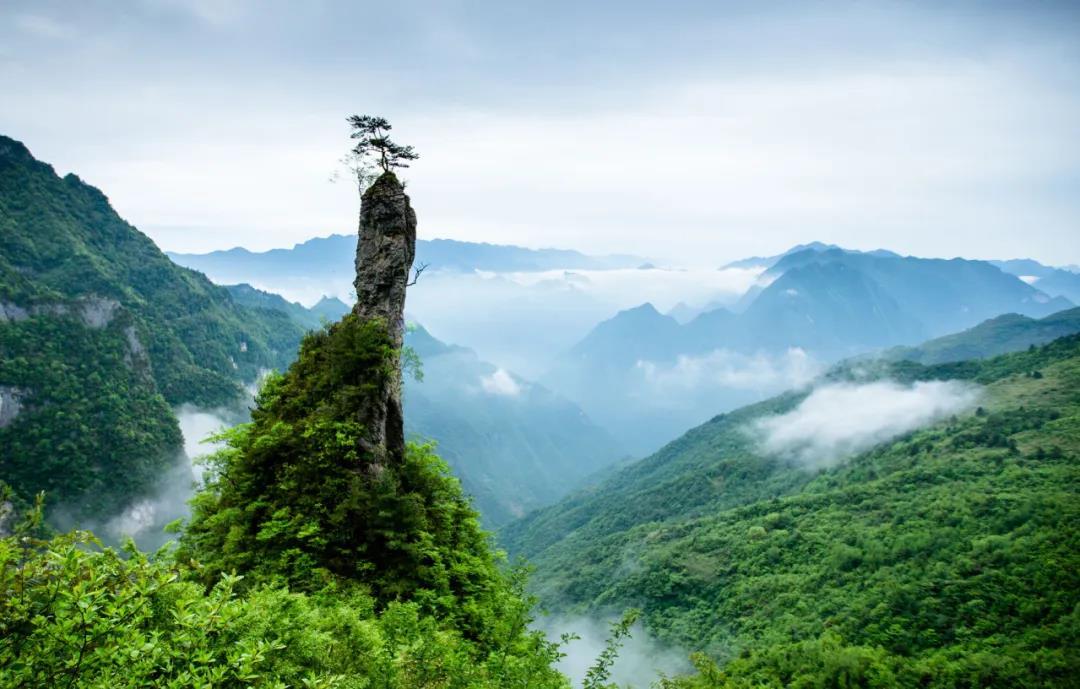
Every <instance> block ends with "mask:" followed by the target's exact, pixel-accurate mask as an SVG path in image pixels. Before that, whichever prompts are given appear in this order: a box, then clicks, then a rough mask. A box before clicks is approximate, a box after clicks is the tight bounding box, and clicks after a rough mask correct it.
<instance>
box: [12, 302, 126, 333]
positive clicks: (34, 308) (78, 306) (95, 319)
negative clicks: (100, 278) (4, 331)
mask: <svg viewBox="0 0 1080 689" xmlns="http://www.w3.org/2000/svg"><path fill="white" fill-rule="evenodd" d="M119 311H120V302H118V301H116V300H115V299H106V298H105V297H93V296H91V297H82V298H80V299H77V300H75V301H72V302H48V303H44V304H33V305H31V306H25V307H24V306H19V305H18V304H9V303H4V302H0V323H5V322H8V321H13V322H18V321H25V320H26V319H27V318H36V317H40V316H56V317H64V316H72V315H74V316H75V317H77V318H78V319H79V320H81V321H82V322H83V324H84V325H85V326H86V327H88V328H94V329H95V330H100V329H101V328H104V327H105V326H107V325H109V323H112V320H113V318H115V317H116V314H117V313H118V312H119Z"/></svg>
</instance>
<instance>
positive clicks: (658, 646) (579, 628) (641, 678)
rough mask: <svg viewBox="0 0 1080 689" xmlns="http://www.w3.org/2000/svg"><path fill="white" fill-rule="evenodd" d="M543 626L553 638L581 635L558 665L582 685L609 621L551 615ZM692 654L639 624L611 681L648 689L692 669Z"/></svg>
mask: <svg viewBox="0 0 1080 689" xmlns="http://www.w3.org/2000/svg"><path fill="white" fill-rule="evenodd" d="M540 628H541V629H542V630H543V631H544V633H545V634H546V635H547V636H548V638H549V639H551V640H552V641H558V640H559V637H560V635H562V634H566V633H570V634H574V635H576V636H577V637H578V638H577V639H575V640H573V641H570V642H569V643H568V644H566V645H565V646H563V647H562V652H563V653H565V654H566V655H565V657H563V659H562V660H560V661H559V663H558V665H557V667H558V669H559V671H560V672H562V673H563V674H565V675H567V676H568V677H569V678H570V679H571V682H572V685H573V686H575V687H578V686H582V681H583V680H584V679H585V673H586V672H587V671H588V670H589V668H590V667H592V666H593V665H594V664H595V663H596V659H597V658H598V657H599V656H600V653H601V652H602V651H603V650H604V647H605V645H606V644H607V639H608V637H610V636H611V630H610V627H609V625H608V624H607V623H605V622H603V621H601V620H598V619H594V618H589V617H552V618H546V619H544V620H542V624H541V625H540ZM688 658H689V653H687V652H686V651H684V650H681V649H677V648H673V647H671V646H666V645H664V644H662V643H660V642H658V641H657V640H656V639H653V638H652V637H651V636H650V635H649V634H648V633H647V632H646V631H645V628H644V627H642V625H641V623H640V622H638V623H636V624H635V625H634V626H633V627H632V629H631V635H630V638H628V639H626V640H625V642H624V644H623V646H622V648H621V649H619V656H618V659H617V660H616V661H615V664H614V665H613V666H612V667H611V678H610V682H612V683H614V684H615V685H617V686H619V687H631V688H633V689H645V688H646V687H650V686H652V685H653V683H654V682H655V681H656V680H658V679H659V678H660V677H661V675H664V676H672V675H677V674H683V673H687V672H690V671H691V670H692V667H691V666H690V663H689V660H688Z"/></svg>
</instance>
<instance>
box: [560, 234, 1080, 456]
mask: <svg viewBox="0 0 1080 689" xmlns="http://www.w3.org/2000/svg"><path fill="white" fill-rule="evenodd" d="M774 259H775V260H774ZM767 260H769V261H772V265H771V266H770V267H769V268H768V269H767V270H766V271H765V272H764V273H763V274H762V276H761V278H760V280H759V284H758V288H757V289H756V290H752V292H751V293H750V294H749V296H748V302H749V303H748V304H746V305H745V308H744V310H743V311H742V312H741V313H735V312H733V311H729V310H727V309H714V310H712V311H708V312H705V313H702V314H700V315H698V316H697V317H695V318H693V319H692V320H690V321H689V322H686V323H685V324H680V323H679V322H678V321H677V320H676V319H675V318H673V317H671V316H665V315H662V314H660V313H659V312H658V311H657V310H656V309H655V308H653V307H652V306H651V305H650V304H645V305H643V306H640V307H637V308H635V309H629V310H626V311H622V312H620V313H619V314H617V315H616V316H614V317H613V318H612V319H610V320H608V321H606V322H603V323H601V324H599V325H598V326H596V328H595V329H594V330H593V331H592V332H591V333H589V334H588V336H586V337H585V338H584V339H583V340H582V341H581V342H579V343H578V344H577V345H576V346H574V347H573V348H572V349H570V350H569V351H568V352H567V353H566V354H564V355H563V356H562V357H560V359H559V360H558V362H557V363H556V365H555V366H554V367H553V368H552V369H551V371H550V372H549V373H548V374H547V375H545V376H543V377H542V378H541V380H542V381H543V382H544V383H545V384H547V385H549V386H550V387H552V388H553V389H555V390H558V391H560V392H562V393H563V394H565V395H567V396H568V397H570V398H571V399H573V400H575V401H577V402H578V403H579V404H581V405H582V407H583V408H584V409H585V411H586V413H588V414H589V415H590V416H591V417H592V418H594V419H596V420H597V422H599V423H600V424H601V425H603V426H605V427H606V428H608V429H609V430H610V431H612V432H616V431H617V429H618V432H620V433H622V437H624V438H626V439H627V442H628V444H629V445H630V447H631V449H632V450H634V451H635V452H646V451H649V450H652V449H655V448H656V447H658V446H659V445H660V444H661V443H662V442H664V441H665V440H667V439H669V438H671V437H674V435H675V434H677V433H678V431H679V429H681V428H687V427H690V426H692V425H694V424H695V423H700V422H701V421H702V420H704V419H705V418H708V416H709V415H711V414H713V413H715V412H717V411H722V410H724V409H730V408H732V407H733V406H737V405H738V404H745V403H748V402H750V401H753V400H754V399H760V398H761V397H762V396H765V395H767V394H770V393H775V392H777V391H779V390H781V389H783V388H785V387H789V386H790V385H792V384H796V383H797V382H798V376H797V375H779V374H776V369H777V368H778V367H779V368H784V367H786V368H788V369H790V368H791V366H793V365H794V363H793V361H792V356H793V354H795V355H806V356H807V357H809V358H810V359H811V360H813V361H816V362H818V363H828V362H831V361H835V360H837V359H840V358H843V357H847V356H852V355H855V354H858V353H860V352H866V351H870V350H875V349H881V348H884V347H889V346H894V345H902V344H909V343H915V342H919V341H922V340H925V339H927V338H932V337H937V336H940V335H944V334H946V333H950V332H955V331H957V330H960V329H963V328H967V327H970V326H972V325H974V324H976V323H978V322H980V321H982V320H984V319H987V318H992V317H994V316H998V315H1000V314H1004V313H1018V314H1022V315H1027V316H1033V317H1042V316H1046V315H1048V314H1051V313H1054V312H1056V311H1061V310H1064V309H1067V308H1069V307H1071V306H1072V302H1070V301H1069V300H1068V299H1066V298H1064V297H1061V296H1054V297H1051V296H1050V295H1048V294H1046V293H1045V292H1043V291H1041V290H1039V289H1037V288H1035V287H1033V286H1031V285H1029V284H1027V283H1026V282H1025V281H1023V280H1021V279H1019V278H1018V277H1016V276H1015V275H1011V274H1009V273H1006V272H1003V271H1002V270H1000V269H998V268H997V267H996V266H994V265H992V264H990V263H988V262H985V261H969V260H964V259H952V260H942V259H921V258H914V257H901V256H898V255H896V254H893V253H891V252H886V251H878V252H871V253H860V252H850V251H845V250H842V249H837V248H830V247H824V246H820V245H818V246H812V247H809V248H803V249H802V250H800V251H795V252H788V253H786V254H784V255H782V256H778V257H770V258H769V259H767ZM732 357H744V358H746V357H750V359H749V360H743V361H742V363H741V366H742V368H743V369H744V370H747V371H749V372H750V373H749V375H748V376H742V377H741V378H740V377H739V376H737V375H734V372H732V375H728V373H729V372H728V371H727V369H728V368H730V367H731V365H732V364H731V363H730V361H731V359H732ZM781 373H782V371H781ZM795 373H797V371H796V372H795ZM682 374H686V375H685V376H683V377H688V376H690V375H696V385H694V386H692V387H691V386H684V387H683V388H682V389H679V388H673V387H671V386H668V387H667V388H664V387H663V385H665V384H667V383H668V382H671V381H672V380H674V379H678V378H679V377H680V376H682ZM755 376H756V377H757V379H758V380H760V381H761V382H760V383H759V382H757V381H756V380H755V379H754V378H755ZM710 381H711V382H710Z"/></svg>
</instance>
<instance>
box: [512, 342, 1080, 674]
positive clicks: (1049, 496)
mask: <svg viewBox="0 0 1080 689" xmlns="http://www.w3.org/2000/svg"><path fill="white" fill-rule="evenodd" d="M868 375H870V376H871V378H870V379H867V378H866V376H868ZM883 378H887V379H889V380H891V381H892V382H891V383H888V384H887V385H888V386H889V387H885V388H882V389H883V390H885V391H886V392H888V393H889V394H890V395H901V396H902V395H905V394H908V393H910V392H911V391H915V392H916V393H918V392H919V391H920V390H921V391H922V392H923V393H925V392H926V391H927V390H931V389H934V388H931V387H927V386H929V385H931V384H934V385H937V386H945V385H948V386H951V387H953V388H954V389H959V390H962V391H964V390H966V392H964V393H963V394H965V395H974V397H972V399H975V400H977V404H975V403H972V405H971V406H969V407H964V408H965V409H966V411H955V412H952V413H948V412H947V413H945V414H943V415H941V417H940V420H939V421H937V422H932V423H930V424H929V425H924V426H923V427H921V428H918V429H916V430H908V431H905V432H901V433H899V434H898V436H897V437H895V438H893V439H892V440H887V441H886V442H883V443H880V444H878V445H876V446H873V447H871V448H870V449H863V450H860V451H856V452H855V453H854V454H853V455H851V456H847V455H844V454H837V455H835V456H832V457H826V458H825V460H824V461H822V458H821V457H818V458H817V459H818V461H817V462H816V463H812V462H810V455H808V454H807V452H808V450H810V449H815V448H817V447H818V446H815V445H806V446H798V448H797V450H798V451H797V452H796V453H794V454H791V455H786V456H785V455H783V454H777V453H772V452H768V451H767V450H768V448H769V447H770V446H769V444H768V441H765V440H763V439H762V437H761V435H760V431H761V429H762V428H773V429H777V428H779V429H780V432H781V433H785V432H791V429H792V428H798V426H799V424H800V419H801V418H804V416H798V415H791V414H790V413H791V412H797V411H800V410H801V411H802V412H805V411H806V410H807V409H808V406H807V405H808V396H810V395H816V394H818V393H817V392H810V391H804V392H802V393H793V394H789V395H785V396H781V397H779V398H776V399H774V400H770V401H769V402H766V403H763V404H760V405H756V406H754V407H748V408H745V409H741V410H739V411H737V412H734V413H732V414H727V415H723V416H720V417H717V418H716V419H714V420H713V421H711V422H709V423H708V424H705V425H704V426H702V427H700V428H697V429H694V430H693V431H691V432H690V433H688V434H687V435H685V436H684V437H682V438H680V439H679V440H677V441H676V442H674V443H672V444H670V445H668V446H667V447H665V448H664V449H663V450H662V451H661V452H659V453H657V454H656V455H654V456H652V457H650V458H648V459H646V460H643V461H641V462H639V463H637V464H635V465H632V466H630V467H628V468H627V469H625V470H623V471H621V472H619V473H617V474H616V475H615V476H614V477H612V478H611V479H609V480H607V481H606V482H603V483H601V484H600V485H598V486H597V487H596V488H595V489H593V490H591V491H589V492H588V493H583V494H579V495H576V496H573V497H571V498H569V499H567V500H565V501H563V502H562V503H560V504H558V505H555V506H553V507H551V508H548V509H546V510H541V511H539V512H537V513H536V514H534V515H531V516H530V517H527V518H525V519H524V520H521V521H519V522H517V523H515V524H512V525H511V526H509V527H508V528H506V529H504V531H503V532H502V537H503V542H504V543H505V544H506V545H507V546H508V547H509V548H510V550H511V551H512V552H513V553H517V554H523V555H526V556H527V557H529V558H530V559H531V560H532V561H533V562H534V564H535V565H536V566H537V571H536V575H535V580H534V586H535V590H536V591H537V592H538V593H539V594H540V596H541V598H542V600H543V601H544V602H545V604H547V605H549V606H551V607H553V608H555V609H557V610H576V611H592V612H594V613H595V612H600V611H605V610H618V609H620V608H622V607H625V606H630V605H634V606H638V607H640V608H642V609H643V611H644V617H645V620H646V624H647V626H648V628H649V629H650V630H651V631H652V632H653V633H655V634H657V635H658V636H659V637H660V638H661V639H663V640H665V641H668V642H670V643H672V644H675V645H677V646H678V647H680V648H684V649H688V650H692V651H701V652H703V653H704V655H703V656H702V657H701V659H700V665H701V668H702V670H703V674H702V675H701V676H700V677H698V678H697V679H695V680H692V681H691V680H685V681H678V682H673V683H672V686H687V687H690V686H693V687H743V686H747V687H748V686H758V685H759V684H764V685H767V686H873V687H879V686H880V687H889V686H896V687H908V686H932V687H959V686H963V687H968V686H1068V685H1069V683H1070V682H1071V681H1072V680H1074V679H1075V678H1076V677H1077V676H1078V673H1080V653H1078V649H1080V645H1078V642H1080V638H1078V635H1077V629H1080V625H1078V622H1080V619H1078V618H1077V610H1080V607H1078V606H1080V594H1078V593H1077V592H1078V591H1080V577H1078V574H1077V573H1078V572H1080V556H1078V555H1077V553H1078V552H1080V541H1078V538H1080V499H1078V495H1077V489H1078V487H1080V469H1078V464H1077V459H1078V454H1080V436H1078V434H1077V429H1078V428H1080V336H1071V337H1067V338H1063V339H1059V340H1056V341H1054V342H1053V343H1050V344H1048V345H1045V346H1043V347H1039V348H1034V347H1033V348H1031V349H1030V350H1028V351H1024V352H1021V353H1015V354H1008V355H1003V356H999V357H996V358H992V359H988V360H984V361H966V362H959V363H951V364H942V365H936V366H925V365H921V364H916V363H912V362H898V363H893V364H883V365H882V367H881V368H880V369H879V370H876V371H874V372H873V373H872V374H871V373H868V372H867V370H866V368H865V367H864V366H861V365H858V366H852V367H842V368H840V369H837V370H835V371H833V372H832V374H831V375H830V377H829V379H828V380H827V381H825V382H823V383H822V385H823V386H829V385H834V386H847V387H842V388H841V389H843V390H849V391H850V390H853V389H859V386H867V385H879V386H880V385H883V384H884V383H883V382H882V379H883ZM934 381H952V382H949V383H944V382H940V383H936V384H935V383H934ZM958 381H959V382H958ZM920 382H921V383H920ZM920 385H921V386H922V387H920ZM956 386H960V387H956ZM965 386H966V387H965ZM971 386H977V387H971ZM834 390H835V388H834ZM928 403H929V402H928ZM833 412H834V414H835V415H836V416H838V417H839V418H841V419H850V421H848V424H850V425H857V423H858V421H857V419H858V418H859V415H858V413H857V412H858V410H856V409H846V410H845V409H844V408H842V407H839V408H834V409H833ZM876 413H879V414H880V413H881V412H880V410H879V411H878V412H876ZM784 414H787V415H784ZM777 415H784V416H779V417H777ZM770 418H779V419H780V421H781V422H782V423H774V424H773V425H772V426H770V425H769V421H768V419H770ZM834 418H835V417H834ZM820 430H821V432H822V433H825V432H827V431H828V429H820ZM837 447H841V448H842V447H843V446H837ZM834 449H835V448H834ZM837 452H840V451H839V450H837ZM708 659H712V660H708ZM712 661H716V662H717V663H718V665H713V664H712ZM839 677H843V678H846V679H844V682H846V684H830V683H829V682H836V681H839V680H838V679H837V678H839Z"/></svg>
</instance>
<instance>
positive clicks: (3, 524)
mask: <svg viewBox="0 0 1080 689" xmlns="http://www.w3.org/2000/svg"><path fill="white" fill-rule="evenodd" d="M14 522H15V505H14V504H12V502H11V501H10V500H0V538H7V537H8V536H10V535H11V533H12V530H13V527H14Z"/></svg>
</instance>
